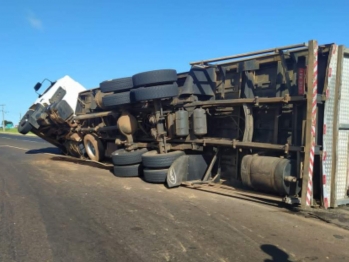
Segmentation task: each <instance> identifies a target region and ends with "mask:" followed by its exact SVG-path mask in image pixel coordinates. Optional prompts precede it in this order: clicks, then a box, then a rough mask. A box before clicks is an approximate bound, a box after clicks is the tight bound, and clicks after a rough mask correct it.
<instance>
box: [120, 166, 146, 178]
mask: <svg viewBox="0 0 349 262" xmlns="http://www.w3.org/2000/svg"><path fill="white" fill-rule="evenodd" d="M140 173H141V165H140V164H136V165H128V166H114V175H115V176H117V177H137V176H139V174H140Z"/></svg>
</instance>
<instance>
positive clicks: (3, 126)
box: [0, 104, 5, 132]
mask: <svg viewBox="0 0 349 262" xmlns="http://www.w3.org/2000/svg"><path fill="white" fill-rule="evenodd" d="M0 106H1V112H2V131H3V132H5V105H4V104H2V105H0Z"/></svg>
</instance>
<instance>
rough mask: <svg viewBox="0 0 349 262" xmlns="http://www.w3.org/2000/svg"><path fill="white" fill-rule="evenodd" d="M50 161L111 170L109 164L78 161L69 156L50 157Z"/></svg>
mask: <svg viewBox="0 0 349 262" xmlns="http://www.w3.org/2000/svg"><path fill="white" fill-rule="evenodd" d="M51 160H53V161H65V162H70V163H74V164H79V165H83V166H91V167H97V168H102V169H106V170H112V169H113V165H112V164H109V163H100V162H96V161H91V160H87V159H79V158H76V157H71V156H64V155H59V156H53V157H51Z"/></svg>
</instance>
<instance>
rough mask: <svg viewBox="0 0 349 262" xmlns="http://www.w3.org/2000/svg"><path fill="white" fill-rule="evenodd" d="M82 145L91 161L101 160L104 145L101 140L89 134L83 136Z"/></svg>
mask: <svg viewBox="0 0 349 262" xmlns="http://www.w3.org/2000/svg"><path fill="white" fill-rule="evenodd" d="M84 146H85V149H86V153H87V155H88V157H89V158H90V159H91V160H93V161H97V162H99V161H101V160H102V159H103V158H104V153H105V150H104V146H103V143H102V141H101V140H100V139H99V138H98V137H96V136H94V135H91V134H87V135H86V136H84Z"/></svg>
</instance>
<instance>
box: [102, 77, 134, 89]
mask: <svg viewBox="0 0 349 262" xmlns="http://www.w3.org/2000/svg"><path fill="white" fill-rule="evenodd" d="M99 87H100V89H101V91H102V93H108V92H121V91H127V90H130V89H132V88H133V81H132V77H124V78H118V79H112V80H107V81H103V82H102V83H100V84H99Z"/></svg>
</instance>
